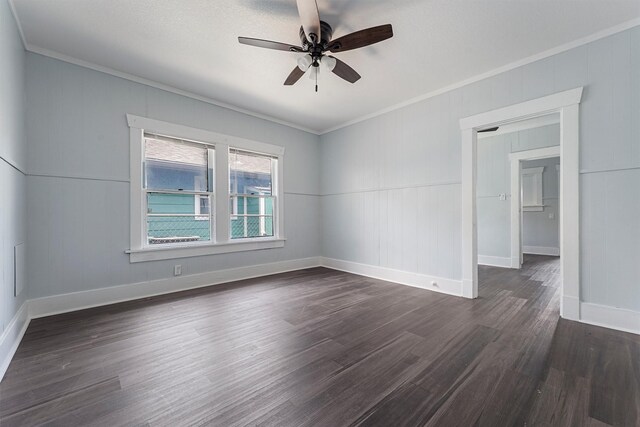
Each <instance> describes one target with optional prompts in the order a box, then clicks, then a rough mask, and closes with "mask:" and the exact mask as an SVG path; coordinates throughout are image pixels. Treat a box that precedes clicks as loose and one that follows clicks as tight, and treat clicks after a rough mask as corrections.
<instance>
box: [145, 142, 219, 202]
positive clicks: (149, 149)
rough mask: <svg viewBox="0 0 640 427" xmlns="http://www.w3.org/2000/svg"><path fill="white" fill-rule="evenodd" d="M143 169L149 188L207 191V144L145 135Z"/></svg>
mask: <svg viewBox="0 0 640 427" xmlns="http://www.w3.org/2000/svg"><path fill="white" fill-rule="evenodd" d="M144 171H145V182H146V188H148V189H152V190H185V191H207V189H208V183H207V176H208V174H207V148H206V146H204V145H199V144H195V143H191V142H185V141H180V140H171V139H168V138H167V139H164V138H162V139H160V138H156V137H149V136H147V137H145V167H144Z"/></svg>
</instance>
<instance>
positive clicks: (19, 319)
mask: <svg viewBox="0 0 640 427" xmlns="http://www.w3.org/2000/svg"><path fill="white" fill-rule="evenodd" d="M30 320H31V319H30V318H29V302H28V301H25V302H24V303H23V304H22V306H21V307H20V310H18V312H17V313H16V315H15V316H13V319H11V322H9V324H8V325H7V328H6V329H5V330H4V332H3V333H2V335H0V381H2V378H4V374H5V372H7V368H8V367H9V364H10V363H11V359H13V355H14V354H15V353H16V350H17V349H18V346H19V345H20V341H22V337H23V336H24V333H25V332H26V331H27V326H29V321H30Z"/></svg>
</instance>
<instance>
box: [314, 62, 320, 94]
mask: <svg viewBox="0 0 640 427" xmlns="http://www.w3.org/2000/svg"><path fill="white" fill-rule="evenodd" d="M315 71H316V92H318V71H320V70H319V69H318V68H317V67H316V70H315Z"/></svg>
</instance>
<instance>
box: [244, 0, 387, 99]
mask: <svg viewBox="0 0 640 427" xmlns="http://www.w3.org/2000/svg"><path fill="white" fill-rule="evenodd" d="M297 5H298V14H299V15H300V21H301V22H302V25H301V27H300V32H299V35H300V44H301V46H294V45H290V44H287V43H280V42H274V41H270V40H262V39H255V38H249V37H238V41H239V42H240V43H242V44H246V45H250V46H255V47H261V48H266V49H274V50H282V51H288V52H294V53H304V54H305V55H304V56H301V57H300V58H298V65H297V66H296V67H295V68H294V69H293V71H292V72H291V73H290V74H289V76H288V77H287V79H286V80H285V82H284V85H285V86H291V85H293V84H295V83H296V82H297V81H298V80H300V78H301V77H302V76H303V75H304V74H305V73H306V72H307V71H309V69H310V68H311V69H312V71H311V73H310V76H309V77H310V78H311V79H315V80H316V92H317V91H318V83H317V78H318V71H319V68H318V67H319V66H320V64H322V65H323V66H324V67H325V68H326V69H327V70H329V71H331V72H332V73H333V74H335V75H337V76H338V77H340V78H342V79H344V80H346V81H348V82H349V83H355V82H357V81H358V80H360V74H358V73H357V72H356V71H355V70H354V69H353V68H351V67H350V66H349V65H347V64H346V63H344V62H343V61H341V60H339V59H338V58H335V57H333V56H331V55H327V54H326V52H331V53H337V52H343V51H347V50H353V49H359V48H361V47H366V46H370V45H372V44H375V43H378V42H381V41H383V40H386V39H389V38H391V37H393V28H392V27H391V24H386V25H380V26H377V27H372V28H367V29H365V30H360V31H356V32H355V33H351V34H347V35H346V36H342V37H339V38H338V39H336V40H332V37H333V29H332V28H331V25H329V24H328V23H326V22H324V21H321V20H320V14H319V12H318V5H317V4H316V0H297Z"/></svg>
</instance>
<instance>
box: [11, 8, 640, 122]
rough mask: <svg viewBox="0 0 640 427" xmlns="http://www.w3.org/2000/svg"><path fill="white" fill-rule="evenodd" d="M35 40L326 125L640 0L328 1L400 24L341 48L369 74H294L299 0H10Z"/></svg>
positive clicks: (366, 20) (612, 21) (584, 30)
mask: <svg viewBox="0 0 640 427" xmlns="http://www.w3.org/2000/svg"><path fill="white" fill-rule="evenodd" d="M12 3H13V5H14V8H15V11H16V14H17V18H18V20H19V22H20V25H21V27H22V30H23V33H24V37H25V39H26V43H27V47H28V48H29V49H32V50H35V51H41V52H42V51H43V50H46V51H49V52H55V53H57V54H60V55H64V56H67V57H71V58H75V59H77V60H81V61H86V62H89V63H92V64H95V65H98V66H102V67H107V68H110V69H113V70H116V71H119V72H124V73H128V74H132V75H135V76H138V77H142V78H145V79H149V80H153V81H155V82H159V83H162V84H165V85H169V86H172V87H174V88H177V89H181V90H184V91H188V92H191V93H194V94H197V95H199V96H203V97H207V98H211V99H213V100H216V101H219V102H222V103H226V104H230V105H233V106H237V107H239V108H241V109H245V110H249V111H252V112H255V113H259V114H263V115H267V116H269V117H273V118H276V119H279V120H282V121H285V122H288V123H292V124H294V125H297V126H300V127H304V128H307V129H311V130H313V131H316V132H322V131H325V130H327V129H330V128H333V127H336V126H339V125H341V124H343V123H345V122H349V121H352V120H355V119H357V118H359V117H362V116H364V115H368V114H371V113H374V112H377V111H379V110H382V109H385V108H388V107H390V106H392V105H395V104H398V103H401V102H403V101H406V100H408V99H411V98H414V97H417V96H420V95H422V94H425V93H428V92H432V91H435V90H438V89H441V88H443V87H446V86H449V85H452V84H455V83H457V82H460V81H462V80H465V79H469V78H471V77H473V76H476V75H479V74H482V73H485V72H488V71H491V70H493V69H496V68H499V67H502V66H505V65H507V64H510V63H513V62H516V61H519V60H522V59H524V58H527V57H530V56H532V55H535V54H538V53H540V52H544V51H546V50H549V49H552V48H554V47H557V46H560V45H563V44H566V43H569V42H572V41H574V40H577V39H580V38H584V37H586V36H589V35H592V34H594V33H596V32H598V31H602V30H604V29H607V28H610V27H613V26H616V25H619V24H622V23H624V22H627V21H630V20H632V19H637V18H638V17H639V16H640V1H638V0H501V1H498V0H403V1H400V0H397V1H389V0H318V6H319V8H320V15H321V18H322V19H323V20H325V21H327V22H328V23H329V24H331V25H332V26H333V27H334V38H337V37H339V36H341V35H344V34H346V33H349V32H352V31H355V30H359V29H363V28H367V27H371V26H375V25H379V24H385V23H391V24H393V27H394V33H395V36H394V38H392V39H390V40H387V41H384V42H382V43H380V44H377V45H374V46H371V47H368V48H364V49H360V50H357V51H350V52H343V53H340V54H338V55H336V56H338V57H339V58H340V59H342V60H343V61H345V62H347V63H348V64H349V65H351V66H352V67H354V68H355V69H356V70H357V71H358V72H359V73H360V74H361V75H362V79H361V80H360V81H358V82H357V83H356V84H354V85H351V84H349V83H347V82H344V81H342V80H341V79H339V78H338V77H337V76H334V75H332V74H327V73H324V74H321V76H320V81H319V83H320V91H319V92H318V93H315V92H314V91H313V82H312V81H311V80H308V79H307V78H306V76H305V77H303V78H302V79H301V80H300V81H299V82H298V83H297V84H296V85H295V86H293V87H285V86H283V85H282V83H283V82H284V79H285V78H286V76H287V75H288V74H289V72H290V71H291V70H292V69H293V67H294V66H295V64H296V58H297V54H294V53H289V52H281V51H270V50H265V49H258V48H254V47H250V46H244V45H240V44H239V43H238V42H237V37H238V36H246V37H257V38H265V39H270V40H275V41H282V42H287V43H292V44H299V38H298V28H299V26H300V22H299V19H298V16H297V9H296V5H295V0H180V1H175V0H171V1H170V0H12Z"/></svg>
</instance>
